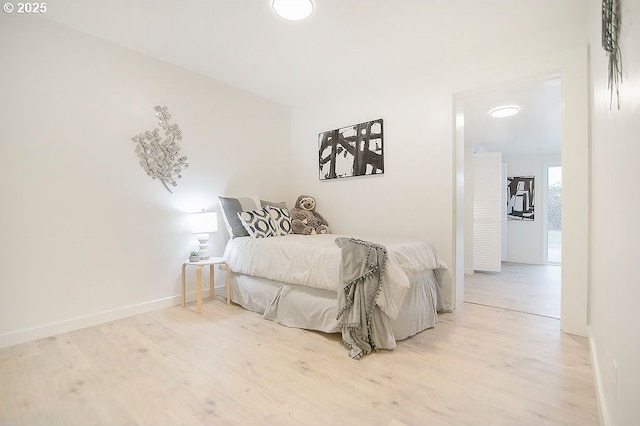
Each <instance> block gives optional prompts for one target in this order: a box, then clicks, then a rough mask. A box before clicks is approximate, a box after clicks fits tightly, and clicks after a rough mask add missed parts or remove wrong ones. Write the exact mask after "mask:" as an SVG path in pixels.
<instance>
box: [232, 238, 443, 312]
mask: <svg viewBox="0 0 640 426" xmlns="http://www.w3.org/2000/svg"><path fill="white" fill-rule="evenodd" d="M338 237H340V236H339V235H334V234H325V235H313V236H309V235H295V234H291V235H287V236H281V237H271V238H251V237H239V238H234V239H232V240H230V241H229V242H228V243H227V246H226V248H225V252H224V258H225V261H226V262H227V264H228V265H229V268H230V269H231V271H233V272H235V273H241V274H247V275H252V276H256V277H264V278H268V279H271V280H275V281H281V282H285V283H290V284H297V285H302V286H308V287H314V288H319V289H324V290H331V291H337V289H338V284H339V276H340V255H341V251H340V248H339V247H338V246H337V245H336V243H335V240H336V238H338ZM369 241H373V242H376V243H379V244H382V245H384V246H385V247H386V248H387V251H388V262H387V269H386V271H385V274H384V275H383V287H382V292H381V293H380V294H379V295H378V298H377V299H376V304H377V305H378V306H379V307H380V309H381V310H382V311H383V312H384V313H385V314H386V315H388V316H389V317H390V318H392V319H395V318H396V317H397V315H398V312H399V310H400V307H401V306H402V303H403V301H404V297H405V295H406V294H407V291H408V289H409V287H410V282H409V278H408V276H407V274H415V273H416V272H419V271H424V270H427V269H433V270H434V271H435V272H436V278H437V279H438V281H439V284H440V285H441V278H442V275H443V273H444V271H445V270H446V268H447V266H446V265H445V263H444V262H443V261H442V259H440V258H439V257H438V255H437V254H436V253H435V251H434V249H433V247H432V246H431V244H430V243H428V242H425V241H410V242H394V241H388V240H384V239H369ZM439 302H440V301H439Z"/></svg>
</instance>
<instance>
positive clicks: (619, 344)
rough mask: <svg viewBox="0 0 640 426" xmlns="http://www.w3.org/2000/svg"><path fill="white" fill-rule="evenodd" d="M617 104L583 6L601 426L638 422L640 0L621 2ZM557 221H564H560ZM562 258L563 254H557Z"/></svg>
mask: <svg viewBox="0 0 640 426" xmlns="http://www.w3.org/2000/svg"><path fill="white" fill-rule="evenodd" d="M619 4H620V6H621V10H620V12H621V13H620V14H621V31H620V38H619V45H620V53H621V58H622V71H623V80H622V83H621V84H620V109H617V106H616V103H615V101H614V105H613V107H610V92H609V90H608V89H607V84H608V81H607V72H608V58H607V56H606V54H605V52H604V50H603V49H602V44H601V3H600V2H596V1H592V2H590V4H589V38H590V43H591V45H590V62H591V66H590V71H591V90H592V97H591V117H592V120H591V158H592V160H591V171H592V173H591V188H592V191H591V209H590V215H591V221H590V230H591V243H590V248H591V250H590V278H591V298H590V311H589V314H590V331H591V342H592V356H593V359H594V362H595V364H596V373H597V374H596V378H597V381H598V391H599V392H598V393H599V395H600V403H601V406H602V407H603V410H602V411H603V415H604V422H603V423H604V424H605V425H631V424H638V422H639V421H640V410H639V408H638V395H640V380H638V378H640V365H639V364H638V355H640V337H639V336H640V321H638V319H639V316H640V314H639V313H638V312H639V310H638V307H639V302H638V301H639V300H640V286H639V285H638V284H639V282H640V281H639V280H638V270H637V266H638V255H637V252H638V250H637V245H638V241H640V223H639V222H638V221H637V220H634V218H633V213H634V212H636V211H638V210H639V209H640V199H639V198H638V197H637V189H635V185H636V183H637V182H638V178H639V177H640V174H639V173H638V159H639V158H640V144H639V143H638V135H640V120H639V119H638V118H639V117H640V49H639V48H638V40H640V2H637V1H621V2H619ZM563 226H564V219H563ZM563 255H564V253H563Z"/></svg>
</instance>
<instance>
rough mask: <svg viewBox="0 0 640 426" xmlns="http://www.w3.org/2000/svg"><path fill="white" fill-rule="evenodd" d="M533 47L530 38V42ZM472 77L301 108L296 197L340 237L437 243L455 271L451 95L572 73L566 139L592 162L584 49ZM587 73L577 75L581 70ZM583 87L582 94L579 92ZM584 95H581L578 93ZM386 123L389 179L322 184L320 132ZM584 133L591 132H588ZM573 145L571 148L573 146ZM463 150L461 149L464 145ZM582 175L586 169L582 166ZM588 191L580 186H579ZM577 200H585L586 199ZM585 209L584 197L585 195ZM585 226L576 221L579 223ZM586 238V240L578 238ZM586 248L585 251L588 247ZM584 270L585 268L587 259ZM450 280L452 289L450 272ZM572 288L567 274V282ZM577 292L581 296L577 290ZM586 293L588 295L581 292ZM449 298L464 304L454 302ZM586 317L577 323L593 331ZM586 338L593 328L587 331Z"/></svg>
mask: <svg viewBox="0 0 640 426" xmlns="http://www.w3.org/2000/svg"><path fill="white" fill-rule="evenodd" d="M523 42H526V41H523ZM494 65H496V66H498V65H502V66H500V67H499V68H498V69H495V68H489V69H487V70H486V71H482V72H480V71H478V72H476V73H473V74H469V75H466V76H458V77H455V78H451V79H449V78H448V76H447V75H438V76H433V78H426V77H425V81H420V82H415V81H396V82H394V83H395V84H393V85H387V86H377V87H375V90H373V89H366V90H364V89H363V90H362V91H357V90H356V89H355V88H354V92H355V93H348V92H344V93H342V94H340V95H336V96H334V97H333V98H331V99H322V100H320V99H318V100H316V101H315V102H314V103H313V104H312V105H308V106H307V107H306V108H296V109H294V111H293V116H292V118H293V122H292V167H293V174H292V176H293V177H292V182H293V183H292V185H293V186H292V188H293V190H294V192H296V193H309V194H311V195H314V196H315V197H316V198H317V200H318V210H319V211H320V212H321V213H323V214H324V215H325V217H327V219H328V221H329V222H330V224H332V225H333V229H334V231H335V232H341V233H345V232H346V233H350V234H357V235H360V234H366V235H376V234H384V235H397V236H406V237H409V236H414V237H416V236H417V237H421V238H426V239H429V240H431V241H432V242H433V243H434V245H435V247H436V249H437V250H438V251H439V253H440V254H441V255H442V257H443V259H444V260H445V262H446V263H447V264H448V265H449V267H450V268H451V269H454V268H456V263H455V262H454V254H453V239H452V235H453V226H454V224H453V217H454V215H453V197H454V192H453V184H454V168H453V167H454V155H453V153H454V143H453V134H454V132H455V130H454V127H453V124H454V123H453V108H454V107H453V94H454V93H456V92H457V91H459V93H461V94H463V93H464V91H465V90H470V89H476V88H479V87H483V86H492V85H495V84H498V83H500V82H504V81H510V80H512V79H522V78H534V77H535V78H539V77H542V76H547V75H550V74H551V73H552V72H558V71H562V70H564V71H566V72H567V74H566V77H567V78H569V79H575V83H574V86H573V87H571V89H570V90H569V91H568V92H567V94H566V96H567V98H566V101H567V103H568V105H570V109H571V111H573V108H575V107H576V105H578V106H580V105H581V106H582V107H583V108H584V111H580V110H579V109H580V107H578V111H576V112H575V114H576V115H578V116H581V117H580V118H576V117H575V116H573V117H569V119H568V121H567V122H568V123H573V124H574V125H575V123H576V122H577V123H578V127H580V128H581V129H579V130H578V133H580V131H583V132H582V133H581V134H576V133H575V132H574V134H570V133H567V134H566V135H563V136H566V138H567V139H569V140H571V139H572V138H573V139H574V140H577V141H578V143H583V144H584V145H585V146H584V147H576V148H575V149H582V150H583V151H584V152H585V155H586V151H587V150H586V128H587V122H586V105H585V103H584V102H583V98H582V96H581V95H580V92H581V91H584V93H585V95H586V48H583V47H578V48H575V49H568V50H563V51H557V52H552V53H549V54H545V55H542V56H540V57H533V58H531V60H529V61H525V62H519V63H515V64H512V63H509V61H508V59H507V58H504V59H503V62H499V63H496V64H494ZM576 69H578V70H581V71H580V72H579V73H578V74H579V75H577V76H575V75H574V74H573V71H574V70H576ZM580 85H582V88H581V89H580V88H576V87H577V86H580ZM576 92H578V95H576ZM376 118H383V119H384V120H385V121H384V133H385V134H384V138H385V142H384V144H385V152H384V155H385V174H384V175H379V176H371V177H357V178H348V179H336V180H330V181H326V180H325V181H319V179H318V164H317V155H318V152H317V150H318V142H317V138H318V133H319V132H322V131H326V130H330V129H333V128H338V127H342V126H345V125H349V124H355V123H359V122H361V121H366V120H371V119H376ZM582 127H583V128H584V129H582ZM570 148H571V145H570ZM461 149H462V148H461ZM577 169H578V171H577V173H578V174H580V175H582V176H584V174H585V173H586V169H585V170H583V169H582V165H581V164H580V163H578V165H577ZM581 188H582V187H581ZM579 196H582V194H580V195H579ZM584 200H585V202H586V196H585V197H584ZM582 225H585V226H586V218H585V221H584V223H582V222H580V221H578V222H577V223H576V224H575V226H577V227H578V228H580V227H581V226H582ZM579 234H580V235H583V236H584V237H585V239H586V234H585V233H584V232H580V233H579ZM583 245H586V244H583ZM582 267H583V268H584V267H585V262H582ZM448 279H449V282H447V283H446V288H447V290H450V285H451V281H450V279H451V275H449V277H448ZM573 281H574V278H573V277H569V278H568V279H567V282H569V283H571V282H573ZM575 281H576V283H577V284H576V285H577V286H581V287H584V286H586V278H585V277H578V279H577V280H575ZM571 291H574V290H571ZM576 291H578V292H584V298H581V300H582V301H584V300H586V288H580V289H578V290H576ZM446 296H448V297H447V299H448V301H449V300H454V299H458V298H457V297H455V295H453V294H452V295H446ZM583 310H584V311H585V313H584V315H582V314H578V315H582V317H583V318H582V319H581V320H580V321H579V322H580V323H581V324H583V328H584V327H586V301H585V302H584V308H583ZM580 332H581V333H584V332H585V331H582V330H581V331H580Z"/></svg>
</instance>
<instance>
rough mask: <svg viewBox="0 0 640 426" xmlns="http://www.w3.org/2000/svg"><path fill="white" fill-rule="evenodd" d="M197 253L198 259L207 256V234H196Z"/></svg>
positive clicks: (206, 257)
mask: <svg viewBox="0 0 640 426" xmlns="http://www.w3.org/2000/svg"><path fill="white" fill-rule="evenodd" d="M196 237H197V238H198V254H199V255H200V259H208V258H209V234H198V235H197V236H196Z"/></svg>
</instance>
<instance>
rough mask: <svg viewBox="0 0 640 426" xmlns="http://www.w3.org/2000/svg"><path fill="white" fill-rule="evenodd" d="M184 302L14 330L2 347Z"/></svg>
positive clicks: (177, 299) (0, 339)
mask: <svg viewBox="0 0 640 426" xmlns="http://www.w3.org/2000/svg"><path fill="white" fill-rule="evenodd" d="M215 291H216V294H221V293H220V292H221V291H222V293H224V291H225V287H224V286H220V287H215ZM186 296H187V297H186V299H187V302H191V301H194V300H196V292H195V291H193V292H190V293H187V295H186ZM202 297H203V298H205V297H209V290H208V289H203V291H202ZM180 304H182V296H181V295H179V296H171V297H166V298H164V299H158V300H152V301H149V302H144V303H140V304H137V305H131V306H126V307H124V308H117V309H112V310H109V311H104V312H99V313H96V314H91V315H86V316H83V317H77V318H71V319H68V320H64V321H59V322H55V323H51V324H46V325H41V326H37V327H31V328H25V329H23V330H18V331H13V332H10V333H6V334H2V335H0V348H5V347H8V346H14V345H19V344H20V343H26V342H31V341H33V340H38V339H42V338H44V337H51V336H55V335H57V334H62V333H67V332H69V331H74V330H79V329H81V328H86V327H91V326H94V325H98V324H103V323H105V322H109V321H115V320H119V319H122V318H127V317H131V316H134V315H140V314H144V313H147V312H151V311H157V310H158V309H165V308H170V307H171V306H175V305H180Z"/></svg>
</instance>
